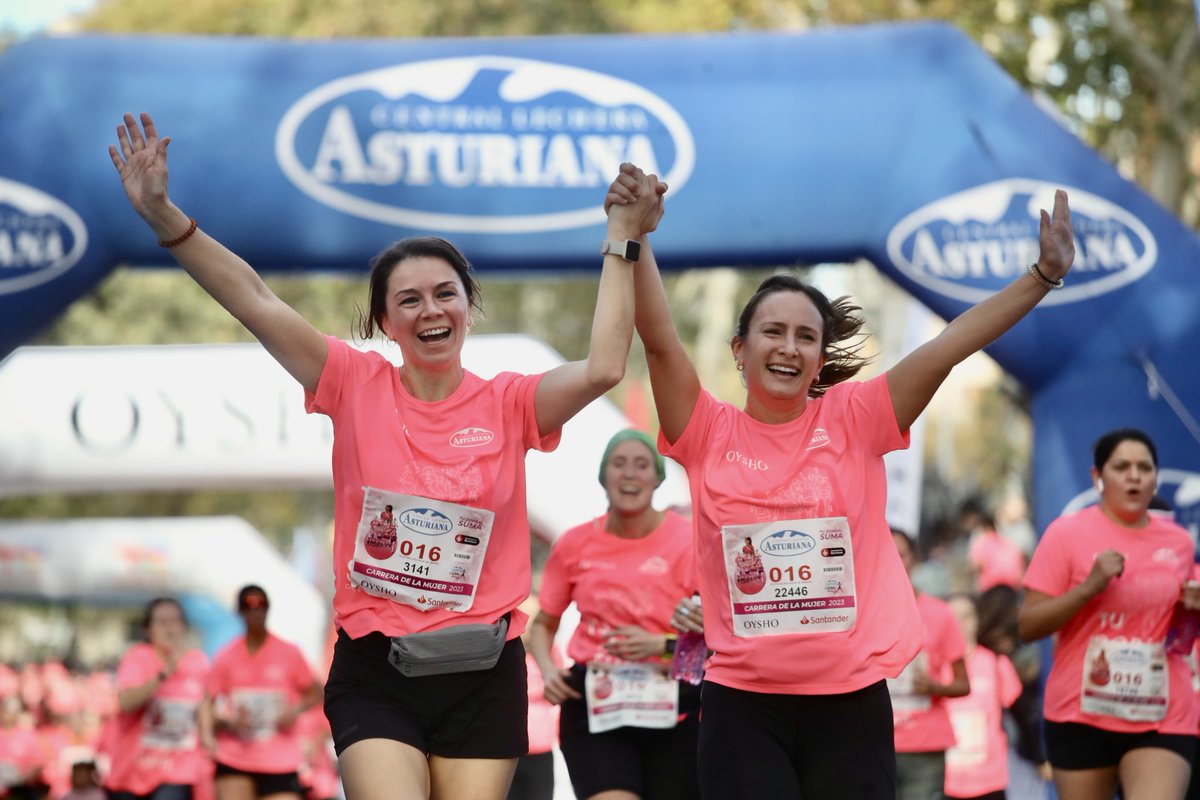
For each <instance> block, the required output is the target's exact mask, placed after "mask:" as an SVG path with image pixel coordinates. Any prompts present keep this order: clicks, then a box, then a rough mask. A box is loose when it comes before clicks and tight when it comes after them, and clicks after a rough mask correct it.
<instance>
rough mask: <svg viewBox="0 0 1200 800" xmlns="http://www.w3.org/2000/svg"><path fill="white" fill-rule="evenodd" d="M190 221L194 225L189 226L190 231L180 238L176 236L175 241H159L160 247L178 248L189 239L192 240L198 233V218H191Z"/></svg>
mask: <svg viewBox="0 0 1200 800" xmlns="http://www.w3.org/2000/svg"><path fill="white" fill-rule="evenodd" d="M190 220H191V223H192V224H191V225H189V226H188V229H187V230H186V231H184V232H183V233H182V234H180V235H179V236H176V237H175V238H174V239H169V240H168V241H165V242H164V241H163V240H162V239H159V240H158V246H159V247H166V248H171V247H178V246H179V245H181V244H183V243H184V242H186V241H187V240H188V239H190V238H192V234H193V233H195V232H196V218H195V217H190Z"/></svg>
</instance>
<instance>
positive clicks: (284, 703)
mask: <svg viewBox="0 0 1200 800" xmlns="http://www.w3.org/2000/svg"><path fill="white" fill-rule="evenodd" d="M315 682H316V678H315V677H314V676H313V673H312V669H311V668H310V667H309V666H308V662H307V661H305V660H304V656H303V655H302V654H301V653H300V649H299V648H298V647H296V646H295V645H294V644H292V643H290V642H285V641H284V640H283V639H280V638H279V637H277V636H274V635H272V634H270V633H268V634H267V638H266V641H264V642H263V644H262V646H261V647H260V648H259V649H258V650H256V651H255V652H254V653H251V652H250V651H249V650H248V649H247V648H246V637H244V636H239V637H238V638H236V639H234V640H233V641H232V642H230V643H229V644H228V645H226V646H225V647H224V648H223V649H222V650H221V652H219V653H218V654H217V656H216V658H214V659H213V665H212V671H211V672H210V673H209V677H208V692H209V694H210V695H211V696H212V697H213V700H214V702H215V704H216V708H217V709H219V710H223V711H224V714H223V715H222V716H232V717H235V718H240V720H241V721H242V723H243V724H244V725H245V726H246V727H245V728H243V729H242V730H241V731H240V735H239V732H235V731H230V730H228V729H218V731H217V754H216V760H217V762H219V763H221V764H225V765H226V766H230V767H233V768H235V769H239V770H243V771H246V772H268V773H284V772H296V771H297V770H298V769H299V768H300V762H301V759H302V754H301V749H300V748H301V740H300V731H299V730H297V727H296V726H295V725H293V726H291V727H288V728H284V729H279V728H277V727H276V725H275V719H277V718H278V716H279V715H280V714H281V713H283V712H284V710H286V709H289V708H294V707H295V706H296V704H297V703H298V702H299V700H300V696H301V695H302V694H303V693H304V692H305V690H307V689H308V688H309V687H310V686H312V685H313V684H314V683H315Z"/></svg>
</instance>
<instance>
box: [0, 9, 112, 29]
mask: <svg viewBox="0 0 1200 800" xmlns="http://www.w3.org/2000/svg"><path fill="white" fill-rule="evenodd" d="M95 4H96V0H0V30H2V31H12V32H14V33H16V34H17V35H18V36H29V35H31V34H34V33H37V32H39V31H41V30H43V29H44V28H46V26H48V25H52V24H54V23H55V22H58V21H59V20H61V19H64V18H66V17H69V16H71V15H72V14H77V13H79V12H80V11H86V10H88V9H89V8H91V7H92V6H94V5H95Z"/></svg>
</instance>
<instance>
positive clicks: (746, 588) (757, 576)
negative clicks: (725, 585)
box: [733, 536, 767, 594]
mask: <svg viewBox="0 0 1200 800" xmlns="http://www.w3.org/2000/svg"><path fill="white" fill-rule="evenodd" d="M734 565H735V567H736V569H735V572H734V576H733V582H734V584H736V585H737V588H738V591H740V592H741V593H742V594H758V593H759V592H761V591H762V588H763V587H764V586H766V585H767V576H766V573H765V572H764V571H763V564H762V558H760V557H759V555H758V553H757V552H756V551H755V550H754V543H753V542H751V541H750V537H749V536H747V537H746V539H745V543H744V544H743V545H742V552H741V553H739V554H738V555H737V558H735V559H734Z"/></svg>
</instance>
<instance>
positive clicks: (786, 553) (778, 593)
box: [721, 517, 857, 637]
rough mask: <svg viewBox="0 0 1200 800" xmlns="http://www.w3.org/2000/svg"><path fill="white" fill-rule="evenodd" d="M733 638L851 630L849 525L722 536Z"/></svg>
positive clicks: (768, 526)
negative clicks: (734, 636) (731, 608)
mask: <svg viewBox="0 0 1200 800" xmlns="http://www.w3.org/2000/svg"><path fill="white" fill-rule="evenodd" d="M721 540H722V545H723V549H724V554H725V573H726V577H727V578H728V581H729V599H730V602H731V604H732V606H733V632H734V635H736V636H741V637H752V636H777V635H779V634H786V633H829V632H831V631H847V630H850V629H851V628H853V627H854V622H855V619H856V613H857V608H856V603H855V591H854V550H853V547H852V545H851V544H850V524H849V522H848V521H847V519H846V518H845V517H824V518H820V519H793V520H780V521H776V522H767V523H762V524H755V525H726V526H725V527H723V528H721Z"/></svg>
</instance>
